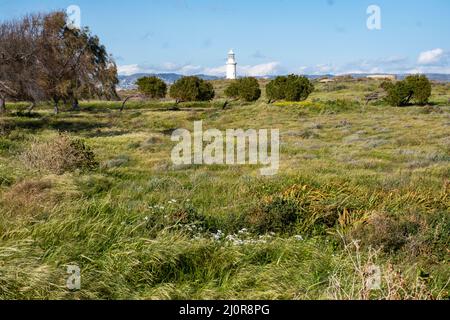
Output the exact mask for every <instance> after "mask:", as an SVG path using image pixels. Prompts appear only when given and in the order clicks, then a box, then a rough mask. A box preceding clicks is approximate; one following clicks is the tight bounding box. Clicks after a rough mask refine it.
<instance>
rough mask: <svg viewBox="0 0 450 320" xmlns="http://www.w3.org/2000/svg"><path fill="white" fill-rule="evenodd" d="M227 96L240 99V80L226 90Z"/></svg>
mask: <svg viewBox="0 0 450 320" xmlns="http://www.w3.org/2000/svg"><path fill="white" fill-rule="evenodd" d="M225 96H226V97H227V98H231V99H238V98H239V83H238V80H236V81H233V82H232V83H230V85H229V86H228V87H227V88H226V89H225Z"/></svg>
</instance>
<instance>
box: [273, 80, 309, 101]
mask: <svg viewBox="0 0 450 320" xmlns="http://www.w3.org/2000/svg"><path fill="white" fill-rule="evenodd" d="M313 91H314V85H313V84H312V83H311V81H309V79H308V78H306V77H304V76H297V75H293V74H292V75H289V76H287V77H285V76H282V77H277V78H275V79H274V80H272V81H271V82H270V83H269V84H267V86H266V95H267V98H268V99H269V102H270V101H275V100H287V101H303V100H306V99H307V98H308V96H309V95H310V94H311V93H312V92H313Z"/></svg>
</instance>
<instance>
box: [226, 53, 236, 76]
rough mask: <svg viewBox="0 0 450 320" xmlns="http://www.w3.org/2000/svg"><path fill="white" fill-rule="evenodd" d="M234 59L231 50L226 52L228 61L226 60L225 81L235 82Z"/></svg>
mask: <svg viewBox="0 0 450 320" xmlns="http://www.w3.org/2000/svg"><path fill="white" fill-rule="evenodd" d="M236 66H237V63H236V58H235V55H234V52H233V50H230V52H228V60H227V79H230V80H235V79H236Z"/></svg>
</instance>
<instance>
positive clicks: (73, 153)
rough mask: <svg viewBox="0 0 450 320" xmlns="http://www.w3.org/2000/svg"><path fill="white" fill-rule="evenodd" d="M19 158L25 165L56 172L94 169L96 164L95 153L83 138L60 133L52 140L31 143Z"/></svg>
mask: <svg viewBox="0 0 450 320" xmlns="http://www.w3.org/2000/svg"><path fill="white" fill-rule="evenodd" d="M21 159H22V161H23V163H24V164H25V166H27V167H29V168H33V169H38V170H47V171H50V172H53V173H56V174H63V173H64V172H66V171H72V170H75V169H82V170H85V169H94V168H95V167H97V166H98V162H97V161H96V160H95V155H94V153H93V152H92V151H91V149H90V148H89V146H87V145H86V144H85V143H84V141H83V140H80V139H73V138H71V137H70V136H68V135H67V134H61V135H59V136H58V137H57V138H55V139H54V140H52V141H49V142H44V143H39V142H35V143H33V144H32V145H31V146H30V148H29V149H28V150H27V151H25V152H24V153H23V154H22V156H21Z"/></svg>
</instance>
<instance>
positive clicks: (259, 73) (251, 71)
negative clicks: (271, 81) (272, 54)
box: [238, 62, 280, 77]
mask: <svg viewBox="0 0 450 320" xmlns="http://www.w3.org/2000/svg"><path fill="white" fill-rule="evenodd" d="M279 72H280V63H279V62H269V63H263V64H257V65H254V66H239V65H238V74H239V75H243V76H249V77H263V76H269V75H275V74H278V73H279Z"/></svg>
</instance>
